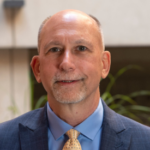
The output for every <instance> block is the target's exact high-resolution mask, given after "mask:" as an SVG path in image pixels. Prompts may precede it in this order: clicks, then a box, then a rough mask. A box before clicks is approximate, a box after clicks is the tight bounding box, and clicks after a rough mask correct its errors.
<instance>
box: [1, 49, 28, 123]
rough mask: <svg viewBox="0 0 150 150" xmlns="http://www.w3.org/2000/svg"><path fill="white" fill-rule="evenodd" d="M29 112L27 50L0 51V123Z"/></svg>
mask: <svg viewBox="0 0 150 150" xmlns="http://www.w3.org/2000/svg"><path fill="white" fill-rule="evenodd" d="M29 110H30V85H29V63H28V50H25V49H24V50H6V49H5V50H0V122H3V121H6V120H9V119H12V118H14V117H17V116H18V115H21V114H23V113H25V112H27V111H29Z"/></svg>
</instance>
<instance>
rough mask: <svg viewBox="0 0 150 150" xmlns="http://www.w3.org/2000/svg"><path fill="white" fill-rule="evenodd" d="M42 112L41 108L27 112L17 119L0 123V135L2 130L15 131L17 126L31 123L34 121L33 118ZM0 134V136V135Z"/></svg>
mask: <svg viewBox="0 0 150 150" xmlns="http://www.w3.org/2000/svg"><path fill="white" fill-rule="evenodd" d="M42 110H43V108H39V109H36V110H33V111H30V112H27V113H25V114H23V115H21V116H19V117H17V118H14V119H12V120H9V121H6V122H3V123H0V133H1V134H2V132H3V131H4V129H8V128H11V130H12V129H15V128H16V127H18V124H19V123H21V124H26V123H28V121H29V120H30V121H32V120H34V119H35V117H38V115H40V112H41V111H42ZM1 134H0V135H1Z"/></svg>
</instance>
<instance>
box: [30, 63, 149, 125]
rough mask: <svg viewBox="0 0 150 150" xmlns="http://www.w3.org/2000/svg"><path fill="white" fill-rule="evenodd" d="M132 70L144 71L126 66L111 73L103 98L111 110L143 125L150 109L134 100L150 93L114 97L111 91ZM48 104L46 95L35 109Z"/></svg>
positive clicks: (134, 66) (139, 92) (141, 92)
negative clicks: (143, 120)
mask: <svg viewBox="0 0 150 150" xmlns="http://www.w3.org/2000/svg"><path fill="white" fill-rule="evenodd" d="M130 69H136V70H139V71H141V70H142V68H141V67H139V66H137V65H129V66H126V67H124V68H122V69H120V70H119V71H118V72H117V73H116V75H114V76H113V75H112V74H111V73H109V75H108V78H109V80H110V82H109V83H108V85H107V88H106V90H105V92H104V93H103V94H102V95H101V97H102V99H103V100H104V101H105V102H106V104H107V105H108V106H109V107H110V108H111V109H113V110H114V111H116V112H117V113H119V114H122V115H124V116H127V117H129V118H132V119H134V120H136V121H139V122H141V123H142V120H141V118H142V117H143V116H145V117H147V120H149V121H150V117H149V114H148V113H150V107H146V106H141V105H138V104H137V103H136V101H135V100H134V98H136V97H138V96H148V95H150V91H144V90H141V91H136V92H133V93H131V94H128V95H122V94H116V95H112V94H111V89H112V87H113V85H114V84H117V83H116V82H117V79H118V78H119V77H120V76H121V75H123V74H124V73H125V72H126V71H128V70H130ZM101 82H102V81H101ZM32 85H33V84H32ZM32 88H33V87H32ZM33 91H34V90H32V99H33ZM46 102H47V96H46V95H43V96H41V97H40V98H39V100H38V101H37V103H36V105H35V107H34V109H37V108H39V107H41V106H43V105H44V104H45V103H46ZM32 104H33V102H32ZM32 106H33V105H32ZM139 116H140V117H139Z"/></svg>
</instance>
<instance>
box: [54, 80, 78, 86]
mask: <svg viewBox="0 0 150 150" xmlns="http://www.w3.org/2000/svg"><path fill="white" fill-rule="evenodd" d="M79 81H81V80H59V81H56V83H58V84H62V85H65V84H73V83H77V82H79Z"/></svg>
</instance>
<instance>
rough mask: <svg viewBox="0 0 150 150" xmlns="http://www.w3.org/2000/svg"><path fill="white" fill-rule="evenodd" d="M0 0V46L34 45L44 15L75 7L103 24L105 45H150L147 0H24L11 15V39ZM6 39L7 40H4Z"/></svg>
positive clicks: (9, 28)
mask: <svg viewBox="0 0 150 150" xmlns="http://www.w3.org/2000/svg"><path fill="white" fill-rule="evenodd" d="M2 2H3V0H0V33H1V34H0V47H2V46H4V47H8V46H11V45H12V44H13V45H14V46H15V47H21V48H22V47H24V48H28V47H36V45H37V32H38V28H39V26H40V24H41V22H42V21H43V19H45V18H46V17H47V16H49V15H53V14H54V13H56V12H58V11H60V10H63V9H69V8H71V9H78V10H81V11H84V12H85V13H88V14H92V15H94V16H96V17H97V18H98V19H99V20H100V21H101V24H102V27H103V30H104V39H105V42H106V45H107V46H110V45H111V46H112V45H114V46H118V45H123V46H124V45H128V46H129V45H134V46H135V45H150V40H149V39H150V32H149V30H150V20H149V18H150V9H149V6H150V1H149V0H144V1H141V0H121V1H120V0H114V1H110V0H88V1H87V0H80V1H77V0H71V1H70V0H63V1H62V0H25V5H24V6H23V8H21V9H20V10H18V11H16V12H15V13H16V15H15V17H14V35H13V36H14V38H15V42H13V43H12V39H11V38H12V35H11V33H12V32H11V19H9V17H8V15H7V18H6V12H5V11H4V9H2ZM6 41H7V42H6Z"/></svg>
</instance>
